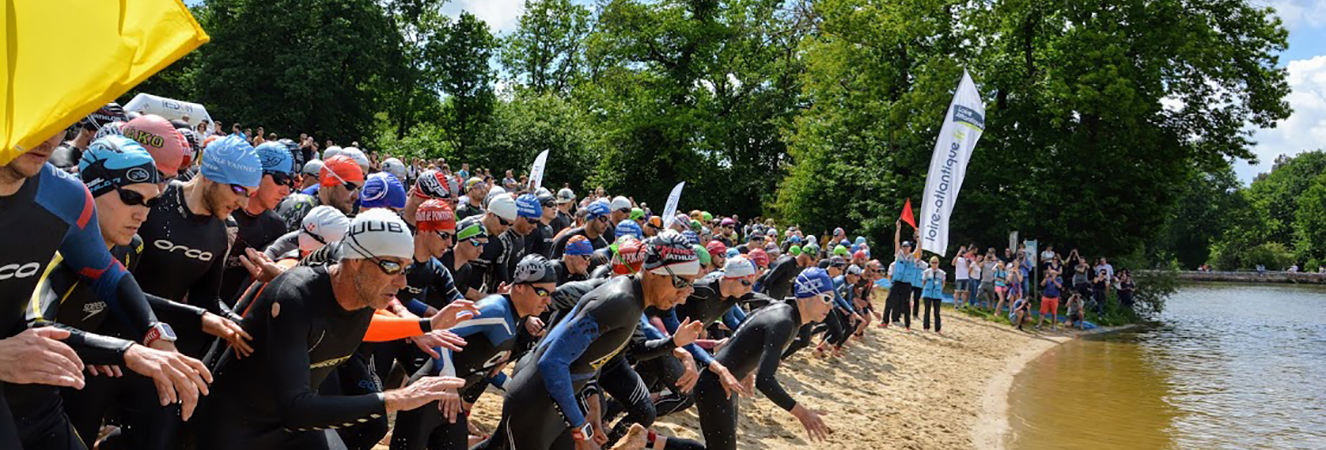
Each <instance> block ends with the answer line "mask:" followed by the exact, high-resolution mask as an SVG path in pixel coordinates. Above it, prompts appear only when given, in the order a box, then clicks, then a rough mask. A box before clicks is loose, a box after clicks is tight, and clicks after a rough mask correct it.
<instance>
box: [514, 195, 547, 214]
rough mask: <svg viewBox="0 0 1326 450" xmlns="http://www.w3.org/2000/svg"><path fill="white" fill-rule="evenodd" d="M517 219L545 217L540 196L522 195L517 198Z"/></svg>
mask: <svg viewBox="0 0 1326 450" xmlns="http://www.w3.org/2000/svg"><path fill="white" fill-rule="evenodd" d="M516 217H528V218H531V219H538V218H540V217H543V206H542V205H541V204H539V196H537V195H534V194H522V195H521V196H519V197H516Z"/></svg>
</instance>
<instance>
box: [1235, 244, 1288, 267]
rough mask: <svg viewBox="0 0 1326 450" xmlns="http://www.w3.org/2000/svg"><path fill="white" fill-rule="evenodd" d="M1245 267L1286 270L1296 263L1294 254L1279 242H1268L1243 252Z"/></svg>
mask: <svg viewBox="0 0 1326 450" xmlns="http://www.w3.org/2000/svg"><path fill="white" fill-rule="evenodd" d="M1240 259H1241V260H1242V262H1243V267H1249V268H1251V267H1256V266H1257V265H1258V264H1261V265H1264V266H1266V269H1267V270H1284V269H1286V268H1288V267H1289V266H1290V265H1291V264H1293V263H1294V252H1292V251H1290V250H1289V247H1287V246H1285V245H1284V244H1281V243H1279V242H1267V243H1265V244H1261V245H1258V246H1256V247H1252V248H1250V249H1248V250H1247V251H1245V252H1243V257H1242V258H1240Z"/></svg>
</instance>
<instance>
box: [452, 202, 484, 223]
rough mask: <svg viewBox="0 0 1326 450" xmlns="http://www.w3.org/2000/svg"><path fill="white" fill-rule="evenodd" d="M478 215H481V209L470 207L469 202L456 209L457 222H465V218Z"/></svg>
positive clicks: (479, 207)
mask: <svg viewBox="0 0 1326 450" xmlns="http://www.w3.org/2000/svg"><path fill="white" fill-rule="evenodd" d="M480 214H483V207H481V206H474V205H471V204H470V202H465V203H463V204H461V205H460V206H458V207H456V221H457V222H460V221H462V220H465V218H466V217H470V216H477V215H480Z"/></svg>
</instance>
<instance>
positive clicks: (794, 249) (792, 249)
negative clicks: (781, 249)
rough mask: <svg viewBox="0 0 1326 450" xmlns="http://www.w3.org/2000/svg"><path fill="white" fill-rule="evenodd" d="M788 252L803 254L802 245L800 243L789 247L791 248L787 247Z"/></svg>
mask: <svg viewBox="0 0 1326 450" xmlns="http://www.w3.org/2000/svg"><path fill="white" fill-rule="evenodd" d="M787 254H789V255H792V256H799V255H801V246H800V245H793V246H791V247H789V248H788V249H787Z"/></svg>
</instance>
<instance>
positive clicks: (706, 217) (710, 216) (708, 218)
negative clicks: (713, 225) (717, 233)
mask: <svg viewBox="0 0 1326 450" xmlns="http://www.w3.org/2000/svg"><path fill="white" fill-rule="evenodd" d="M700 217H701V218H702V219H704V223H709V222H713V221H714V215H713V214H709V211H704V212H701V213H700Z"/></svg>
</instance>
